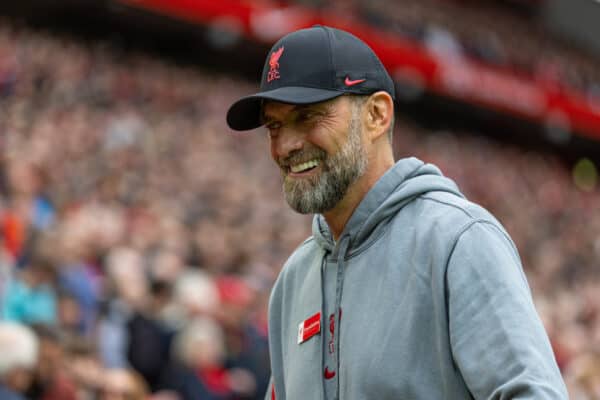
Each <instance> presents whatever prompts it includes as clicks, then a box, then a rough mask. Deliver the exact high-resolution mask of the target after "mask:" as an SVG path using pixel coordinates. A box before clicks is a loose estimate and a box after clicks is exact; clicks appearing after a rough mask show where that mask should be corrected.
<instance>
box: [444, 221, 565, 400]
mask: <svg viewBox="0 0 600 400" xmlns="http://www.w3.org/2000/svg"><path fill="white" fill-rule="evenodd" d="M446 279H447V281H446V283H447V304H448V319H449V329H450V342H451V346H452V354H453V357H454V359H455V362H456V365H457V366H458V368H459V369H460V371H461V373H462V375H463V378H464V380H465V382H466V384H467V386H468V387H469V390H470V391H471V393H472V394H473V396H474V397H475V398H476V399H490V400H491V399H536V400H543V399H567V398H568V396H567V394H566V388H565V386H564V383H563V380H562V377H561V375H560V371H559V370H558V367H557V364H556V361H555V358H554V355H553V352H552V348H551V346H550V342H549V340H548V337H547V335H546V332H545V330H544V327H543V325H542V323H541V321H540V318H539V317H538V315H537V312H536V310H535V307H534V305H533V301H532V298H531V294H530V291H529V286H528V285H527V281H526V279H525V275H524V273H523V270H522V267H521V263H520V261H519V257H518V254H517V252H516V249H515V248H514V245H513V244H512V241H511V240H510V239H509V238H508V236H507V235H506V233H505V232H504V231H503V230H502V229H501V228H499V227H497V226H496V225H494V224H493V223H491V222H485V221H484V222H481V221H480V222H474V223H472V224H471V225H470V226H469V227H468V228H466V229H465V230H464V231H463V232H462V234H461V235H460V236H459V238H458V240H457V242H456V244H455V247H454V250H453V251H452V254H451V256H450V259H449V263H448V268H447V275H446Z"/></svg>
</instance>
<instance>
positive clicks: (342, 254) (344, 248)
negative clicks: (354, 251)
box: [333, 235, 350, 400]
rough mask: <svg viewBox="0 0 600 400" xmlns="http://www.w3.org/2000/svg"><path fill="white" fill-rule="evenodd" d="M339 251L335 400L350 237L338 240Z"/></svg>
mask: <svg viewBox="0 0 600 400" xmlns="http://www.w3.org/2000/svg"><path fill="white" fill-rule="evenodd" d="M339 246H340V250H339V252H338V254H337V264H338V265H337V278H336V286H335V308H334V312H333V315H334V317H333V318H334V326H335V330H334V341H335V359H336V361H335V363H336V371H337V373H336V375H335V380H336V389H335V397H334V398H335V400H339V398H340V318H341V315H342V309H341V306H342V291H343V289H344V275H345V272H346V271H344V268H345V258H346V253H347V252H348V248H349V247H350V236H349V235H345V236H343V237H342V238H341V239H340V242H339Z"/></svg>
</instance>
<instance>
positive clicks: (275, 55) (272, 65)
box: [267, 46, 284, 82]
mask: <svg viewBox="0 0 600 400" xmlns="http://www.w3.org/2000/svg"><path fill="white" fill-rule="evenodd" d="M283 49H284V47H283V46H281V47H280V48H278V49H277V50H275V51H274V52H272V53H271V58H269V73H268V74H267V82H271V81H274V80H275V79H279V77H280V75H279V58H281V55H282V54H283Z"/></svg>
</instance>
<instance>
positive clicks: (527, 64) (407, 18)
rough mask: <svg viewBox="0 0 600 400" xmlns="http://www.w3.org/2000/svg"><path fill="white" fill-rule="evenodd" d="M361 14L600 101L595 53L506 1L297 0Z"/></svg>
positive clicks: (429, 43) (447, 53)
mask: <svg viewBox="0 0 600 400" xmlns="http://www.w3.org/2000/svg"><path fill="white" fill-rule="evenodd" d="M288 3H291V4H297V3H299V4H302V5H304V6H308V7H314V8H318V9H321V10H322V11H323V12H327V13H332V14H333V15H337V16H343V17H346V18H352V19H359V20H361V21H363V22H366V23H368V24H370V25H372V26H373V27H375V28H376V29H383V30H386V31H389V32H392V33H394V34H398V35H400V36H402V37H405V38H408V39H410V40H415V41H418V42H421V43H423V45H424V46H425V47H427V48H429V50H431V51H432V52H433V53H434V54H436V55H437V56H440V57H446V58H452V57H466V58H469V59H471V60H476V61H478V62H483V63H485V64H488V65H492V66H495V67H498V68H500V69H502V70H508V71H513V72H516V73H517V74H519V75H524V76H528V77H529V78H531V79H535V80H538V81H540V82H541V83H543V84H545V85H547V86H549V87H552V88H555V89H560V88H568V89H576V90H579V91H581V92H583V93H584V94H586V95H587V96H588V98H589V100H590V102H593V104H595V105H597V104H599V103H600V68H599V66H598V61H597V59H595V58H594V57H593V56H591V55H589V54H587V53H585V52H583V51H581V50H578V49H576V48H573V47H572V46H570V45H569V44H568V43H566V41H565V40H562V41H561V40H558V38H557V37H556V36H553V35H550V34H548V30H547V28H545V27H544V26H543V23H541V22H540V21H537V20H536V19H535V18H534V17H533V16H531V15H529V16H524V15H523V14H521V13H518V12H513V11H511V10H510V8H507V6H506V4H502V2H500V1H491V0H490V1H472V0H456V1H454V0H422V1H412V0H376V1H361V0H352V1H323V0H292V1H288Z"/></svg>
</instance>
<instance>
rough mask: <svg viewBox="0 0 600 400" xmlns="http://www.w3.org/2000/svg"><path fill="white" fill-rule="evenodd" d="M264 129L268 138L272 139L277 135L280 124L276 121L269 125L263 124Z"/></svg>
mask: <svg viewBox="0 0 600 400" xmlns="http://www.w3.org/2000/svg"><path fill="white" fill-rule="evenodd" d="M265 128H266V129H267V132H268V133H269V136H270V137H274V136H275V135H277V132H278V131H279V128H281V122H278V121H273V122H269V123H267V124H265Z"/></svg>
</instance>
